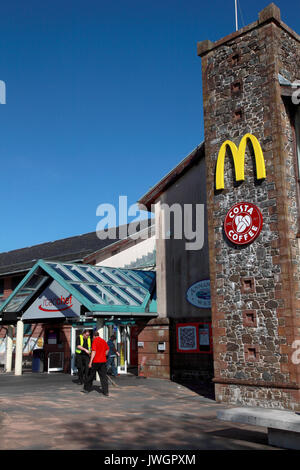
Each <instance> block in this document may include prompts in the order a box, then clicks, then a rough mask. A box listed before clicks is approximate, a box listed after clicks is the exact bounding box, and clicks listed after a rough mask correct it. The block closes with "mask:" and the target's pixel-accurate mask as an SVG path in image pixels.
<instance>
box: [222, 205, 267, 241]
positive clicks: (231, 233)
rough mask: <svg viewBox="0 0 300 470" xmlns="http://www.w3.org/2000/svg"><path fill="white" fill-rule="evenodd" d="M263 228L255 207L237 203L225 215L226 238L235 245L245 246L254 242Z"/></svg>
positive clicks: (261, 218) (260, 216)
mask: <svg viewBox="0 0 300 470" xmlns="http://www.w3.org/2000/svg"><path fill="white" fill-rule="evenodd" d="M262 226H263V217H262V214H261V212H260V210H259V209H258V207H257V206H255V205H254V204H251V203H250V202H239V203H238V204H235V205H234V206H232V207H231V208H230V209H229V211H228V212H227V214H226V217H225V221H224V230H225V233H226V236H227V238H228V239H229V240H230V241H231V242H232V243H235V244H236V245H247V244H248V243H251V242H253V241H254V240H255V238H256V237H257V236H258V235H259V234H260V231H261V229H262Z"/></svg>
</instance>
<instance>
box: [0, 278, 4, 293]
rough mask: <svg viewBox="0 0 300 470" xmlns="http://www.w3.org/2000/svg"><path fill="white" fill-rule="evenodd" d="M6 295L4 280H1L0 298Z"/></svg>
mask: <svg viewBox="0 0 300 470" xmlns="http://www.w3.org/2000/svg"><path fill="white" fill-rule="evenodd" d="M1 295H4V279H0V296H1Z"/></svg>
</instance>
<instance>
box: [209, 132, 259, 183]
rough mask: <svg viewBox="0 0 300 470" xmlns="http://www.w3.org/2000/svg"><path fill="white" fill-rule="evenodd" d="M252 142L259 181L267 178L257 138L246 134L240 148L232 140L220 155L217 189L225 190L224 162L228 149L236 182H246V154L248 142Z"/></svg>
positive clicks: (217, 168) (222, 149) (225, 143)
mask: <svg viewBox="0 0 300 470" xmlns="http://www.w3.org/2000/svg"><path fill="white" fill-rule="evenodd" d="M248 141H250V142H251V144H252V147H253V150H254V155H255V163H256V177H257V179H259V180H260V179H264V178H265V177H266V168H265V159H264V155H263V152H262V149H261V146H260V143H259V142H258V140H257V138H256V137H255V136H254V135H252V134H245V135H244V137H243V138H242V139H241V142H240V145H239V147H237V146H236V145H235V143H234V142H232V141H231V140H226V141H225V142H224V143H223V144H222V146H221V148H220V150H219V154H218V159H217V167H216V189H224V162H225V156H226V150H227V147H229V148H230V150H231V154H232V157H233V163H234V170H235V179H236V181H244V180H245V152H246V145H247V142H248Z"/></svg>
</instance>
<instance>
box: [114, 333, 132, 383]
mask: <svg viewBox="0 0 300 470" xmlns="http://www.w3.org/2000/svg"><path fill="white" fill-rule="evenodd" d="M117 343H118V352H119V354H120V356H118V374H127V366H128V363H129V361H130V358H129V354H130V334H129V328H128V326H124V325H118V328H117Z"/></svg>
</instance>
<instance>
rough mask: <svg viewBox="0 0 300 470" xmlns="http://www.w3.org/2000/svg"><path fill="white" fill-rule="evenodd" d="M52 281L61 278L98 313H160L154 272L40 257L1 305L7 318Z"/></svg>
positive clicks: (70, 291)
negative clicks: (48, 259) (157, 305)
mask: <svg viewBox="0 0 300 470" xmlns="http://www.w3.org/2000/svg"><path fill="white" fill-rule="evenodd" d="M49 280H55V281H57V282H58V283H59V284H60V285H61V286H62V287H63V288H64V289H66V290H67V291H68V292H69V293H70V294H72V295H73V296H74V297H75V298H76V299H77V300H78V301H79V302H80V304H81V305H82V306H84V307H85V309H86V311H88V312H91V313H92V314H93V315H95V316H97V314H98V315H101V314H102V315H103V314H105V313H111V314H113V313H116V314H124V315H126V314H128V315H129V314H130V315H131V316H132V315H150V316H156V315H157V314H156V311H157V309H156V290H155V281H156V275H155V272H154V271H143V270H138V269H123V268H111V267H103V266H91V265H86V264H75V263H62V262H55V261H44V260H39V261H38V262H37V263H36V264H35V265H34V266H33V268H32V269H31V270H30V272H29V273H28V274H27V275H26V276H25V277H24V279H23V280H22V281H21V282H20V284H19V285H18V286H17V287H16V289H15V290H14V291H13V292H12V294H11V295H10V296H9V297H8V299H7V300H6V301H4V302H3V304H2V305H1V306H0V313H1V316H2V317H3V320H5V314H6V313H9V312H11V313H18V314H19V315H18V316H21V314H22V313H23V312H24V311H25V310H26V309H27V308H28V306H29V305H30V303H31V302H32V299H35V298H36V296H37V294H39V293H40V292H41V291H42V290H44V288H45V287H46V286H47V284H49Z"/></svg>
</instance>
